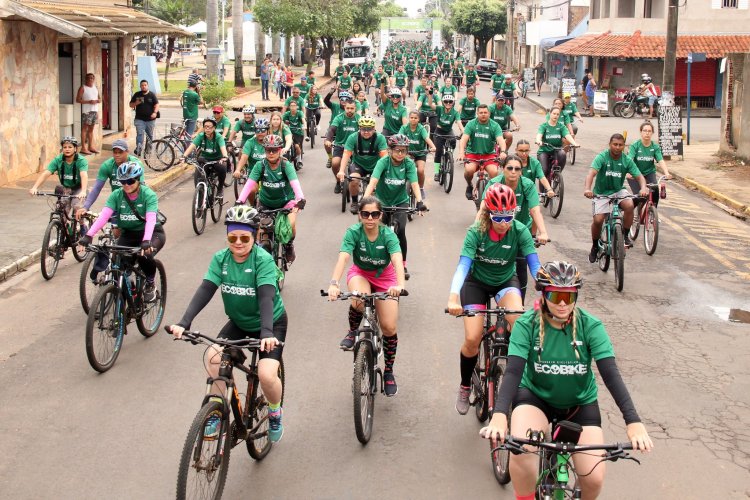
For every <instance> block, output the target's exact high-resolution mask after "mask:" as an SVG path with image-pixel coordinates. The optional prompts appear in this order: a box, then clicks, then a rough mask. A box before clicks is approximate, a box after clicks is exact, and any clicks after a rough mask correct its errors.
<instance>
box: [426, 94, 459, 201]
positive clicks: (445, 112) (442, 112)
mask: <svg viewBox="0 0 750 500" xmlns="http://www.w3.org/2000/svg"><path fill="white" fill-rule="evenodd" d="M442 101H443V105H442V106H435V102H434V101H433V102H432V109H433V111H435V116H436V118H437V120H436V121H437V128H436V129H435V135H434V137H435V181H436V182H437V181H439V180H440V162H441V161H443V149H444V145H445V143H446V142H447V143H448V144H449V146H450V148H451V150H453V149H455V148H456V137H455V136H454V135H453V124H454V123H455V124H456V126H457V127H458V133H459V135H461V134H463V133H464V127H463V125H461V120H460V118H459V114H458V111H456V108H455V103H456V97H455V96H454V95H453V94H444V95H443V99H442ZM420 185H421V186H422V188H421V189H422V198H424V197H425V195H424V172H423V173H422V176H421V184H420Z"/></svg>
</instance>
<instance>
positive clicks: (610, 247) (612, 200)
mask: <svg viewBox="0 0 750 500" xmlns="http://www.w3.org/2000/svg"><path fill="white" fill-rule="evenodd" d="M637 197H638V196H635V195H626V196H618V195H617V193H615V194H613V195H609V196H595V197H594V199H595V200H596V199H599V200H604V199H606V200H609V204H610V205H611V207H612V212H610V213H608V214H605V218H604V224H603V225H602V232H601V235H600V236H599V252H598V254H597V257H596V259H597V261H598V262H599V269H601V270H602V271H604V272H607V270H608V269H609V264H610V259H611V260H614V261H615V286H616V287H617V291H618V292H621V291H622V288H623V286H624V285H625V237H624V234H623V230H622V228H623V215H622V212H621V211H620V202H621V201H622V200H625V199H628V198H637Z"/></svg>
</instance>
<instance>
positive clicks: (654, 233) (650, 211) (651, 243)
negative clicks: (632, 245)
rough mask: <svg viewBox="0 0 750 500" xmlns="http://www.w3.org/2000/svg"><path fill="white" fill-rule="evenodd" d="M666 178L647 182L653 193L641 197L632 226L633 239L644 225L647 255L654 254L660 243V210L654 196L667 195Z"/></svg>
mask: <svg viewBox="0 0 750 500" xmlns="http://www.w3.org/2000/svg"><path fill="white" fill-rule="evenodd" d="M666 180H667V177H666V176H661V177H659V180H658V181H656V183H654V184H646V186H647V187H648V188H649V189H650V190H651V193H650V195H649V196H647V197H642V198H640V199H639V203H638V207H637V215H636V218H635V220H634V221H633V225H632V226H630V239H631V240H633V241H635V239H636V238H637V237H638V232H639V230H640V227H641V226H643V248H644V250H646V255H654V252H656V244H657V243H659V212H658V211H657V209H656V204H655V203H654V197H656V196H661V197H662V198H666V197H667V186H666V185H665V181H666Z"/></svg>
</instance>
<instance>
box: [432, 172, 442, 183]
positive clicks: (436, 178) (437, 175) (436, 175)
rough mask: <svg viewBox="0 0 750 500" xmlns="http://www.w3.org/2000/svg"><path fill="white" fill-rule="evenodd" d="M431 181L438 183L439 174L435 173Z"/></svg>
mask: <svg viewBox="0 0 750 500" xmlns="http://www.w3.org/2000/svg"><path fill="white" fill-rule="evenodd" d="M432 180H434V181H435V182H440V172H437V173H436V174H435V177H433V178H432Z"/></svg>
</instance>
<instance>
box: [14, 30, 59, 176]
mask: <svg viewBox="0 0 750 500" xmlns="http://www.w3.org/2000/svg"><path fill="white" fill-rule="evenodd" d="M0 41H1V42H2V43H0V64H1V65H2V73H1V74H0V89H2V92H0V113H2V119H1V120H0V185H4V184H9V183H12V182H14V181H15V180H16V179H19V178H21V177H24V176H27V175H29V174H33V173H34V172H38V171H39V170H40V169H41V168H43V167H44V166H46V165H47V163H49V161H50V160H51V159H52V158H53V157H54V156H55V155H56V154H57V153H58V150H59V149H60V146H59V144H58V142H57V141H58V127H57V124H58V122H59V105H58V92H59V82H58V78H59V75H58V59H57V32H55V31H53V30H50V29H48V28H45V27H44V26H40V25H38V24H35V23H32V22H25V21H12V22H9V21H0Z"/></svg>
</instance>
